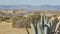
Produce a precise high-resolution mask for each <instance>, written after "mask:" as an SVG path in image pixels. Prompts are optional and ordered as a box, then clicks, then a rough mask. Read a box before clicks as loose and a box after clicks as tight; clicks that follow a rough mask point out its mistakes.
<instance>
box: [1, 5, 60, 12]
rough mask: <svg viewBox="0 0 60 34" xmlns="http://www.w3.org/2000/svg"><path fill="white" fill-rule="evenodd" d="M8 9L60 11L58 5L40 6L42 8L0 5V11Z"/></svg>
mask: <svg viewBox="0 0 60 34" xmlns="http://www.w3.org/2000/svg"><path fill="white" fill-rule="evenodd" d="M2 9H4V10H6V9H13V10H15V9H24V10H29V11H30V10H60V6H56V5H40V6H31V5H15V6H12V5H11V6H8V5H0V10H2Z"/></svg>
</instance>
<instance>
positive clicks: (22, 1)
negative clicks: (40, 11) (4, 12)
mask: <svg viewBox="0 0 60 34" xmlns="http://www.w3.org/2000/svg"><path fill="white" fill-rule="evenodd" d="M45 4H46V5H60V0H0V5H45Z"/></svg>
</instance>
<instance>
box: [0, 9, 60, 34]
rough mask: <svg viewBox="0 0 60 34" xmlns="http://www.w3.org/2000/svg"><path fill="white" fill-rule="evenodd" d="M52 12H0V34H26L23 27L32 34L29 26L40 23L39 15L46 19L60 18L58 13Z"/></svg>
mask: <svg viewBox="0 0 60 34" xmlns="http://www.w3.org/2000/svg"><path fill="white" fill-rule="evenodd" d="M52 11H53V10H42V11H41V10H40V11H32V12H29V11H24V10H0V34H28V33H27V30H26V28H25V27H27V28H28V31H29V33H30V34H33V30H32V27H31V24H32V23H33V24H36V23H40V19H41V18H40V17H41V14H43V15H45V16H47V17H50V16H53V15H57V16H60V12H59V11H58V12H56V11H53V12H52ZM31 18H32V19H31ZM59 19H60V18H59ZM9 20H11V21H9Z"/></svg>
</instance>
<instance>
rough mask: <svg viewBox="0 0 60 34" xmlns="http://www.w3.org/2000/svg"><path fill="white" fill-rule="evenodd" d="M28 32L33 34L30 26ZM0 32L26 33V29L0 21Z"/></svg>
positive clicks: (1, 33) (9, 33)
mask: <svg viewBox="0 0 60 34" xmlns="http://www.w3.org/2000/svg"><path fill="white" fill-rule="evenodd" d="M29 31H30V34H33V33H32V32H33V31H32V28H31V29H29ZM0 34H27V32H26V30H25V29H24V28H20V29H18V28H12V22H11V23H6V22H2V23H0Z"/></svg>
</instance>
